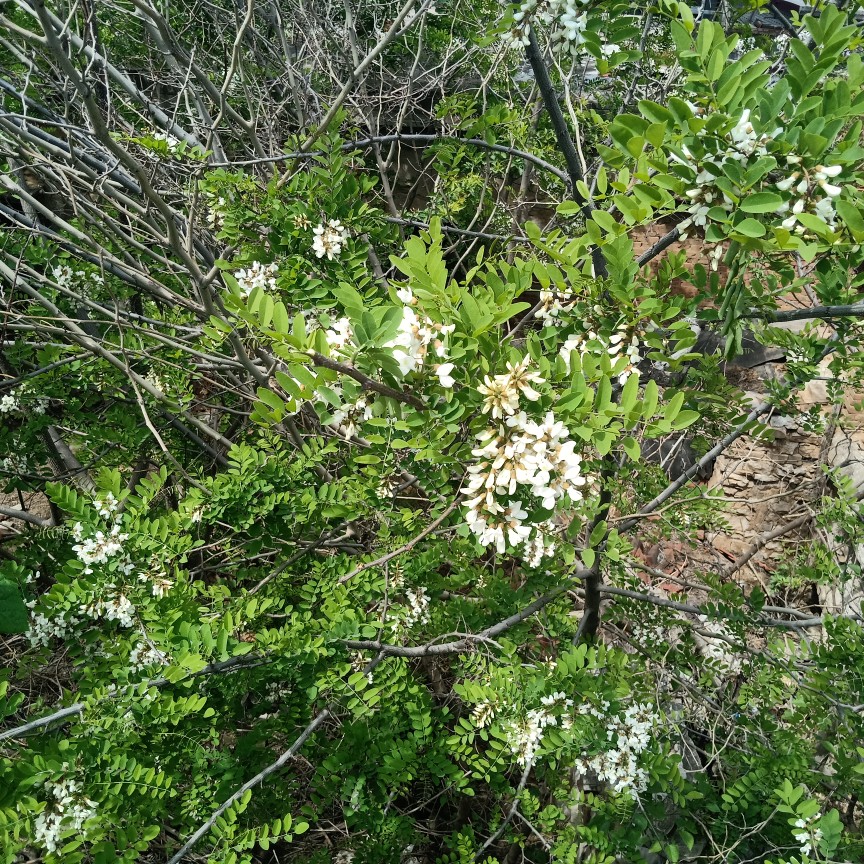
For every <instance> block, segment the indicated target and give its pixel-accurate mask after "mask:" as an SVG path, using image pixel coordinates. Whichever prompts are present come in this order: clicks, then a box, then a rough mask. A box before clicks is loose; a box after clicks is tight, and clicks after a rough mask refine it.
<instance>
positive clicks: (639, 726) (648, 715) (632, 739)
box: [576, 702, 659, 793]
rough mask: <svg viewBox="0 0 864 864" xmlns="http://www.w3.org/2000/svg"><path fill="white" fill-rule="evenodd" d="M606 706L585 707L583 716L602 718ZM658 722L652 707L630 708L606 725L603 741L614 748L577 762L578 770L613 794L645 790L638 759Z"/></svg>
mask: <svg viewBox="0 0 864 864" xmlns="http://www.w3.org/2000/svg"><path fill="white" fill-rule="evenodd" d="M608 707H609V705H608V703H605V702H604V703H603V705H602V706H601V709H600V710H598V709H597V708H594V707H587V708H585V709H583V711H582V713H588V714H593V715H594V716H595V717H598V718H601V719H605V717H606V714H605V711H606V709H607V708H608ZM658 722H659V718H658V717H657V715H656V714H654V712H653V710H652V707H651V705H649V704H647V703H645V704H640V705H631V706H629V707H628V708H627V709H626V710H625V711H624V715H623V716H622V717H616V718H614V719H612V720H611V721H609V722H607V724H606V739H607V740H608V741H609V742H610V744H612V745H613V746H612V748H611V749H609V750H604V751H603V752H601V753H598V754H597V755H596V756H590V757H589V756H583V757H582V758H581V759H580V760H578V761H577V762H576V769H577V771H579V772H580V773H581V774H587V773H588V772H589V771H591V772H593V773H594V774H596V775H597V777H598V779H600V780H602V781H605V782H606V783H608V784H609V786H611V788H612V789H613V790H614V791H615V792H619V793H620V792H625V791H628V790H629V791H631V792H642V791H644V789H645V787H646V786H647V783H648V775H647V774H646V773H645V769H644V768H640V767H639V763H638V757H639V754H640V753H642V752H643V751H644V750H646V749H647V748H648V745H649V744H650V743H651V731H652V729H654V727H655V726H656V725H657V724H658Z"/></svg>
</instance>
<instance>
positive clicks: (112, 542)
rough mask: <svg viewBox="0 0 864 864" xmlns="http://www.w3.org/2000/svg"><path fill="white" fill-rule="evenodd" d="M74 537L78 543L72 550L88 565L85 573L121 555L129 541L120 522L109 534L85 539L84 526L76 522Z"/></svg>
mask: <svg viewBox="0 0 864 864" xmlns="http://www.w3.org/2000/svg"><path fill="white" fill-rule="evenodd" d="M97 503H98V502H97ZM72 536H73V537H74V538H75V539H76V540H77V541H78V542H77V543H76V544H74V545H73V546H72V548H73V549H74V550H75V552H76V554H77V555H78V558H79V560H81V561H83V562H84V563H85V564H86V565H87V566H86V567H85V568H84V572H85V573H92V572H93V568H92V567H91V566H90V565H91V564H104V563H105V562H106V561H107V560H108V559H109V558H113V557H114V556H115V555H119V554H120V553H121V552H122V551H123V541H124V540H128V539H129V535H128V534H124V533H122V532H121V530H120V523H119V522H115V523H114V524H113V525H112V526H111V528H110V529H108V533H107V534H106V532H104V531H97V532H96V533H95V534H94V535H93V536H92V537H85V536H84V528H83V526H82V525H81V523H80V522H76V523H75V525H74V526H73V528H72Z"/></svg>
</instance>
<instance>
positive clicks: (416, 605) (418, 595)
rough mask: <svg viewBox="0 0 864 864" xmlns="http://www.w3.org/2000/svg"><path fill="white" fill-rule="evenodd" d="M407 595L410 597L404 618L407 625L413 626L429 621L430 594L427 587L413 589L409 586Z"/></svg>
mask: <svg viewBox="0 0 864 864" xmlns="http://www.w3.org/2000/svg"><path fill="white" fill-rule="evenodd" d="M405 596H406V597H407V598H408V603H409V606H408V611H407V612H406V614H405V617H404V618H403V619H402V620H403V621H404V623H405V626H406V627H413V626H414V625H415V624H428V623H429V595H428V593H427V592H426V589H425V588H418V589H417V590H416V591H412V590H411V589H410V588H408V589H407V590H406V591H405Z"/></svg>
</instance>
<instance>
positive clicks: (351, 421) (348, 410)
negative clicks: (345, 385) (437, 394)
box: [324, 288, 456, 437]
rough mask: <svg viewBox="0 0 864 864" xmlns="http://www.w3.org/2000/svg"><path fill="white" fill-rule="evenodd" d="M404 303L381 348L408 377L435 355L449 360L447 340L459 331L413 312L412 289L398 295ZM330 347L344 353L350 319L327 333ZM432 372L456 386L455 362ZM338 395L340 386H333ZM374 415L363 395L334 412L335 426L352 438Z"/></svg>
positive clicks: (437, 366)
mask: <svg viewBox="0 0 864 864" xmlns="http://www.w3.org/2000/svg"><path fill="white" fill-rule="evenodd" d="M396 293H397V295H398V297H399V299H400V300H401V301H402V303H403V304H404V305H403V308H402V319H401V321H400V322H399V330H398V332H397V334H396V335H395V336H394V337H393V338H392V339H390V340H389V341H387V342H385V343H384V344H383V345H382V346H381V347H383V348H389V349H391V350H392V352H393V359H394V360H395V361H396V362H397V363H398V364H399V371H400V372H401V373H402V374H403V375H409V374H410V373H412V372H417V371H420V370H421V369H423V367H424V365H426V361H427V360H428V358H429V355H430V351H431V353H432V355H433V356H435V357H437V358H439V359H442V360H446V359H447V355H448V347H447V337H448V336H449V335H450V334H451V333H452V332H453V331H454V330H455V329H456V325H455V324H439V323H438V322H437V321H433V320H432V319H431V318H428V317H426V316H423V317H420V316H419V315H418V314H417V312H416V311H415V310H414V308H413V307H414V306H415V305H416V302H417V301H416V299H415V297H414V295H413V292H412V291H411V289H410V288H400V289H399V290H398V291H397V292H396ZM324 336H325V338H326V339H327V344H328V345H329V346H330V348H331V349H333V350H334V351H337V352H341V351H344V350H345V348H347V347H348V346H349V345H350V344H351V342H352V340H353V338H354V331H353V330H352V328H351V322H350V321H349V320H348V319H347V318H339V319H338V320H336V321H335V322H333V324H332V325H331V326H330V328H329V329H328V330H326V331H325V333H324ZM430 365H431V368H432V370H433V371H434V372H435V374H436V375H437V376H438V380H439V383H440V384H441V386H442V387H448V388H449V387H453V385H454V384H455V383H456V382H455V380H454V379H453V376H452V372H453V369H454V368H455V366H454V364H453V363H450V362H444V363H432V364H430ZM331 389H332V390H334V391H335V392H336V393H337V394H340V393H341V389H340V388H339V387H332V388H331ZM372 416H373V414H372V405H371V403H370V401H369V400H368V397H366V396H365V395H361V396H360V397H359V398H358V399H357V400H356V401H355V402H353V403H346V404H344V405H342V406H340V407H339V408H337V410H336V411H334V412H333V423H334V424H335V425H336V426H341V427H344V430H343V431H345V434H346V435H347V436H348V437H351V436H352V435H354V433H355V432H356V423H357V421H358V420H360V419H361V418H362V419H363V420H369V419H370V418H371V417H372Z"/></svg>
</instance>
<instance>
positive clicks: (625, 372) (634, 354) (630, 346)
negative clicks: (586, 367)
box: [558, 330, 642, 386]
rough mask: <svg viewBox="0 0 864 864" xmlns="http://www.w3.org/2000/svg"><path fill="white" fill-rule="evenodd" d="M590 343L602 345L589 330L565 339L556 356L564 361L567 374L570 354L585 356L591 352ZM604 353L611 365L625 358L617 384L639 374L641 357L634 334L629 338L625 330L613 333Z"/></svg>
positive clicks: (598, 337) (597, 337) (600, 338)
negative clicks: (577, 353) (574, 352)
mask: <svg viewBox="0 0 864 864" xmlns="http://www.w3.org/2000/svg"><path fill="white" fill-rule="evenodd" d="M590 342H599V343H600V344H601V345H602V344H603V342H604V340H603V339H602V337H600V336H598V335H597V334H596V333H595V332H594V331H593V330H589V331H587V332H586V333H575V334H573V335H572V336H568V337H567V341H566V342H565V343H564V344H563V345H562V346H561V350H560V351H559V352H558V354H559V356H560V357H561V359H562V360H563V361H564V365H565V366H566V367H567V371H568V372H569V371H570V353H571V352H572V351H578V352H579V354H585V353H587V352H589V351H591V346H590V344H589V343H590ZM605 351H606V353H607V354H608V355H609V356H610V357H611V358H612V362H613V363H615V362H616V361H617V360H619V359H620V358H621V357H626V358H627V363H626V365H625V366H624V368H623V369H622V370H621V371H620V372H619V373H618V383H619V384H621V385H622V386H623V385H624V384H626V383H627V379H628V378H629V377H630V376H631V375H638V374H639V369H638V368H637V367H638V366H639V364H640V363H641V362H642V355H641V354H640V353H639V339H638V337H637V336H636V334H635V333H633V334H630V335H629V336H628V334H627V331H626V330H619V331H617V332H616V333H613V334H612V335H611V336H610V337H609V340H608V343H607V346H606V347H605Z"/></svg>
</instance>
